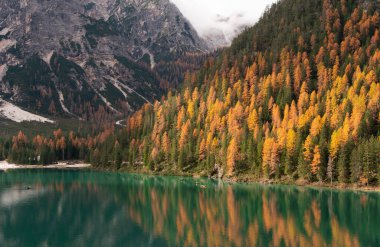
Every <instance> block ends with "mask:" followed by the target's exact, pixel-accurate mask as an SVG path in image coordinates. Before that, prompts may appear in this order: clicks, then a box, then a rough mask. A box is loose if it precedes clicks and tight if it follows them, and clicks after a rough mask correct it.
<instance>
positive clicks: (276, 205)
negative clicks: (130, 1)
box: [0, 170, 380, 247]
mask: <svg viewBox="0 0 380 247" xmlns="http://www.w3.org/2000/svg"><path fill="white" fill-rule="evenodd" d="M0 246H7V247H12V246H17V247H19V246H53V247H59V246H70V247H72V246H74V247H75V246H79V247H80V246H102V247H103V246H380V194H379V193H364V192H355V191H338V190H328V189H308V188H302V187H295V186H278V185H276V186H262V185H255V184H228V183H224V182H220V181H213V180H205V179H192V178H176V177H152V176H143V175H130V174H124V173H102V172H93V171H67V170H66V171H63V170H14V171H8V172H7V173H0Z"/></svg>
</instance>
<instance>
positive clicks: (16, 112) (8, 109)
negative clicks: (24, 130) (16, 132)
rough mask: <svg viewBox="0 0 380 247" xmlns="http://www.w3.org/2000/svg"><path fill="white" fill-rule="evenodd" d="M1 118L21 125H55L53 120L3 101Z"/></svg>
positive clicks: (0, 101) (0, 106) (0, 104)
mask: <svg viewBox="0 0 380 247" xmlns="http://www.w3.org/2000/svg"><path fill="white" fill-rule="evenodd" d="M0 116H1V117H4V118H7V119H9V120H12V121H14V122H17V123H21V122H41V123H54V121H53V120H50V119H48V118H45V117H41V116H38V115H36V114H33V113H30V112H27V111H24V110H22V109H21V108H20V107H17V106H15V105H13V104H11V103H9V102H8V101H5V100H3V99H0Z"/></svg>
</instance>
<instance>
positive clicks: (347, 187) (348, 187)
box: [0, 161, 380, 193]
mask: <svg viewBox="0 0 380 247" xmlns="http://www.w3.org/2000/svg"><path fill="white" fill-rule="evenodd" d="M17 169H91V170H94V171H104V172H115V171H119V172H126V173H131V174H142V175H151V176H174V177H192V178H205V179H211V180H218V178H216V177H208V176H204V175H201V174H200V173H198V172H194V173H191V172H179V171H175V170H162V171H149V170H146V169H136V168H127V169H125V168H124V169H120V170H117V169H114V168H112V167H109V168H105V167H101V166H100V167H99V166H93V165H91V164H87V163H84V162H82V161H76V162H62V161H61V162H58V163H56V164H50V165H16V164H12V163H9V162H7V161H0V172H6V171H7V170H17ZM221 180H222V181H223V182H225V183H239V184H260V185H287V186H298V187H304V188H311V189H333V190H340V191H356V192H376V193H380V186H359V185H357V184H340V183H337V182H334V183H332V185H331V184H330V183H321V182H312V183H310V182H307V181H300V180H298V181H293V180H273V179H272V180H269V179H257V178H254V177H252V176H250V175H249V174H240V175H236V176H233V177H223V178H221Z"/></svg>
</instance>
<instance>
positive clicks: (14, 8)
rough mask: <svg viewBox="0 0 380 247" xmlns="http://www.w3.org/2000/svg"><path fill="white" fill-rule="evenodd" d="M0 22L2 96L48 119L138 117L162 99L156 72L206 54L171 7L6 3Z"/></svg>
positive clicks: (71, 0)
mask: <svg viewBox="0 0 380 247" xmlns="http://www.w3.org/2000/svg"><path fill="white" fill-rule="evenodd" d="M0 20H1V21H0V96H1V97H2V98H3V99H4V100H7V101H9V102H11V103H14V104H17V105H19V106H22V107H24V108H27V109H29V110H31V111H35V112H40V113H44V114H61V113H64V114H66V115H71V116H80V117H91V116H92V115H93V114H94V112H96V111H98V110H99V109H103V110H105V111H110V112H114V113H118V112H125V111H127V110H131V109H132V110H134V109H136V108H137V107H139V106H140V105H142V104H143V103H146V102H151V101H153V100H154V99H157V98H159V97H160V96H161V95H162V93H163V90H162V88H161V87H160V83H162V79H161V78H162V77H164V78H165V76H166V75H165V73H170V71H165V72H164V73H161V72H160V71H161V70H162V69H161V70H159V71H157V70H156V69H155V67H156V64H160V66H161V67H162V66H163V65H162V64H165V63H167V62H169V61H172V60H175V59H177V58H178V57H180V56H183V55H184V54H187V53H193V54H199V53H200V54H202V53H203V52H205V51H207V49H208V47H207V45H206V44H205V43H204V41H203V40H201V39H200V38H199V37H198V35H197V33H196V32H195V30H194V29H193V27H192V26H191V24H190V23H189V22H188V21H187V20H186V19H185V18H184V17H183V16H182V14H181V13H180V11H179V10H178V9H177V8H176V6H175V5H173V4H172V3H170V2H169V0H149V1H146V0H144V1H142V0H67V1H60V0H50V1H47V0H22V1H18V0H8V1H1V2H0Z"/></svg>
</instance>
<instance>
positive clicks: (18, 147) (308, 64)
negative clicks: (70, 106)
mask: <svg viewBox="0 0 380 247" xmlns="http://www.w3.org/2000/svg"><path fill="white" fill-rule="evenodd" d="M379 11H380V6H379V4H378V2H377V1H366V0H361V1H355V0H340V1H331V0H283V1H279V2H278V3H276V4H274V5H272V7H270V8H268V10H267V11H266V12H265V14H264V15H263V16H262V18H261V19H260V20H259V21H258V23H257V24H255V25H254V26H253V27H251V28H248V29H247V30H245V31H244V32H243V33H242V34H241V35H239V36H238V37H237V38H236V39H235V40H234V41H233V43H232V45H231V47H229V48H226V49H223V50H221V51H219V52H217V53H215V54H212V55H210V56H209V57H208V58H207V59H205V62H204V65H203V66H202V68H201V69H200V70H199V71H197V72H187V73H185V74H184V81H183V83H182V84H181V86H180V88H179V89H178V90H172V91H170V92H169V93H168V94H167V95H166V96H164V97H163V98H162V99H161V100H160V101H156V102H155V103H154V104H153V105H150V104H146V105H144V106H143V107H142V108H141V109H140V110H138V111H136V112H135V113H133V114H132V115H131V116H129V117H128V119H126V121H125V122H126V127H125V128H122V129H119V128H115V127H107V128H105V129H104V130H103V131H102V132H100V133H98V134H96V135H93V136H89V135H87V136H81V135H80V133H74V132H70V133H63V132H62V131H61V130H56V131H54V133H52V135H51V136H50V137H44V136H41V135H37V136H34V137H30V138H28V137H27V136H26V135H25V134H24V133H22V132H20V133H19V134H18V135H17V136H14V137H13V138H12V139H3V140H0V160H1V159H8V160H9V161H12V162H15V163H30V164H37V163H38V164H48V163H51V162H54V161H56V160H70V159H81V160H85V161H87V162H91V163H92V164H94V165H95V166H96V167H100V168H112V169H127V168H128V167H134V168H137V169H141V170H144V169H145V170H149V171H151V172H157V173H159V172H160V171H162V170H171V171H172V172H173V173H177V174H181V173H182V172H188V173H190V174H202V175H204V176H211V175H212V174H214V173H215V172H216V171H217V173H219V174H218V175H219V177H223V178H234V177H239V176H243V175H247V176H250V177H252V178H254V179H256V180H257V181H260V180H269V179H270V180H277V181H280V180H287V181H297V180H302V181H306V182H321V183H330V182H338V183H344V184H346V183H352V184H359V185H365V186H366V185H373V186H378V185H379V184H380V32H379V31H380V13H379ZM168 84H170V83H168ZM174 84H177V82H175V83H174ZM108 126H111V125H108Z"/></svg>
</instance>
